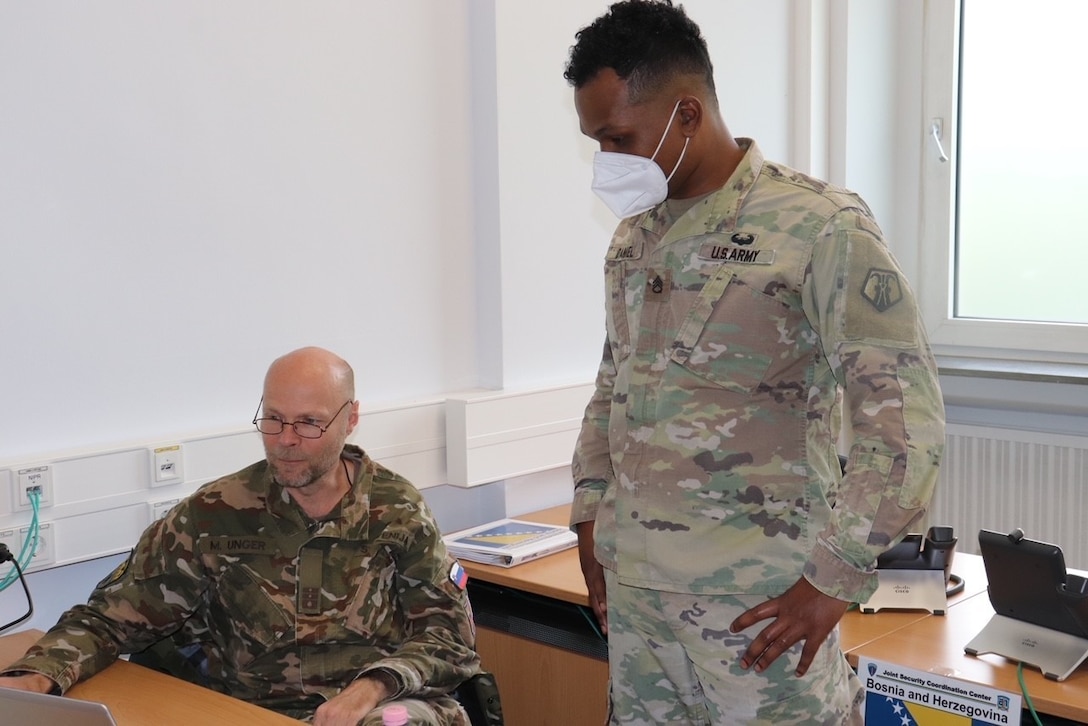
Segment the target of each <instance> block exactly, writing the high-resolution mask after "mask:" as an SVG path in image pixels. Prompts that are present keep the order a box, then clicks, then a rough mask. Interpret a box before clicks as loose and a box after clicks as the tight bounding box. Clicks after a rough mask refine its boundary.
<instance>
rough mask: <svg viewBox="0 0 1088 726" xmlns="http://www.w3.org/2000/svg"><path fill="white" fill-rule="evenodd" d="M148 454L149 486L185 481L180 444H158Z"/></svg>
mask: <svg viewBox="0 0 1088 726" xmlns="http://www.w3.org/2000/svg"><path fill="white" fill-rule="evenodd" d="M150 454H151V486H153V487H164V486H169V485H171V484H181V483H182V482H184V481H185V471H184V467H183V466H182V464H183V462H184V457H183V456H182V448H181V444H171V445H169V446H158V447H155V448H154V449H151V450H150Z"/></svg>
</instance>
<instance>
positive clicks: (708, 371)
mask: <svg viewBox="0 0 1088 726" xmlns="http://www.w3.org/2000/svg"><path fill="white" fill-rule="evenodd" d="M740 141H741V143H742V145H744V146H745V147H747V150H746V154H745V156H744V159H743V160H742V162H741V164H740V165H739V166H738V168H737V169H736V171H735V172H734V173H733V175H732V177H731V178H730V179H729V181H728V182H727V183H726V185H725V186H724V187H722V188H721V189H719V190H718V191H716V192H713V193H711V194H710V195H708V196H707V197H705V198H702V199H700V200H698V201H696V202H695V203H694V206H691V207H690V208H689V209H688V210H687V211H686V212H684V213H682V214H681V215H680V216H679V218H678V219H675V220H674V219H672V218H671V216H670V212H669V208H670V204H672V202H665V203H663V204H660V205H658V206H657V207H655V208H654V209H651V210H650V211H648V212H646V213H644V214H642V215H637V216H635V217H632V218H629V219H626V220H623V221H622V222H621V223H620V225H619V227H618V228H617V230H616V233H615V236H614V237H613V239H612V243H611V246H610V248H609V250H608V253H607V257H606V262H605V278H606V283H605V284H606V296H607V314H606V324H607V340H606V343H605V347H604V355H603V358H602V361H601V365H600V369H599V371H598V375H597V388H596V392H595V394H594V396H593V397H592V399H591V401H590V403H589V405H588V406H587V408H586V414H585V418H584V421H583V425H582V430H581V434H580V436H579V440H578V444H577V448H576V451H575V456H574V463H573V474H574V481H575V497H574V506H573V508H572V516H571V522H572V523H578V522H583V521H589V520H593V519H595V520H596V524H595V530H594V531H595V543H596V557H597V558H598V560H599V561H600V562H601V563H602V564H603V565H605V566H606V567H608V568H610V569H613V570H615V571H616V573H617V575H618V578H619V580H620V582H624V583H627V584H630V585H634V586H638V587H648V588H654V589H661V590H668V591H675V592H702V593H719V594H723V593H734V594H735V593H763V594H780V593H781V592H783V591H784V590H785V589H786V588H787V587H789V586H790V585H791V584H793V583H794V582H796V580H797V579H798V578H799V577H800V576H801V575H802V574H804V576H806V577H807V578H808V579H809V580H810V581H811V582H812V583H813V584H814V585H815V586H816V587H817V588H819V589H820V590H821V591H823V592H825V593H827V594H829V595H833V596H835V597H839V598H841V599H846V600H858V601H864V600H865V599H867V598H868V596H869V595H871V594H872V591H873V590H874V589H875V588H876V577H875V574H874V570H873V566H874V563H875V560H876V557H877V555H878V554H879V553H880V552H881V551H883V550H885V549H886V548H888V547H889V546H890V545H891V544H893V543H895V542H897V541H898V540H899V539H901V538H902V536H903V535H905V534H906V533H907V532H908V528H910V527H911V526H912V525H914V524H917V523H918V522H919V520H920V518H921V517H922V516H923V515H924V513H925V509H926V507H927V506H928V502H929V499H930V497H931V495H932V491H933V487H934V484H935V482H936V479H937V467H938V464H939V460H940V457H941V454H942V452H943V448H944V409H943V404H942V400H941V394H940V390H939V386H938V381H937V371H936V365H935V363H934V360H933V357H932V355H931V352H930V350H929V344H928V341H927V339H926V335H925V332H924V329H923V326H922V322H921V320H920V316H919V312H918V309H917V306H916V304H915V300H914V297H913V293H912V292H911V290H910V288H909V287H908V284H907V281H906V279H905V278H904V276H903V274H902V272H901V271H900V270H899V267H898V266H897V264H896V262H895V261H894V260H893V259H892V256H891V254H890V252H889V251H888V249H887V247H886V245H885V243H884V241H883V237H882V234H881V231H880V229H879V228H878V227H877V225H876V223H875V222H874V220H873V218H872V215H871V213H870V212H869V209H868V208H867V206H866V205H865V203H864V202H863V201H862V200H861V199H860V198H859V197H857V196H856V195H854V194H852V193H850V192H847V191H845V190H842V189H838V188H835V187H833V186H831V185H829V184H826V183H824V182H820V181H817V180H814V179H811V178H809V177H806V176H804V175H802V174H800V173H798V172H796V171H793V170H791V169H788V168H785V167H783V166H779V165H775V164H772V163H769V162H765V161H764V159H763V156H762V154H761V153H760V151H759V149H758V147H757V146H756V145H755V143H754V142H751V141H750V140H747V139H741V140H740ZM844 416H845V417H846V427H845V430H846V431H847V432H848V434H849V436H850V437H851V439H852V440H851V443H850V456H849V464H848V468H847V474H846V476H845V477H842V476H841V474H840V469H839V464H838V459H837V440H838V436H839V432H840V430H842V429H841V427H842V421H843V417H844ZM840 479H841V481H840Z"/></svg>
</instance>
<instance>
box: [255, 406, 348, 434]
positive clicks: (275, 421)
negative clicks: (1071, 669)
mask: <svg viewBox="0 0 1088 726" xmlns="http://www.w3.org/2000/svg"><path fill="white" fill-rule="evenodd" d="M349 403H351V400H350V399H348V400H347V401H344V405H343V406H341V407H340V408H339V409H337V411H336V413H334V414H333V415H332V418H330V419H329V422H328V423H327V424H325V425H324V426H322V425H321V424H316V423H313V422H311V421H284V420H283V419H281V418H276V417H275V416H272V417H268V418H257V414H259V413H260V412H261V406H263V405H264V398H263V397H262V398H261V402H260V404H258V405H257V414H254V416H253V425H254V426H256V427H257V430H258V431H260V432H261V433H262V434H268V435H269V436H275V435H276V434H282V433H283V429H284V428H286V427H287V426H290V427H291V428H293V429H294V430H295V433H296V434H298V435H299V437H301V438H303V439H320V438H321V434H323V433H325V432H326V431H328V430H329V427H330V426H332V422H333V421H335V420H336V417H337V416H339V415H340V412H341V411H343V410H344V408H345V407H346V406H347V405H348V404H349Z"/></svg>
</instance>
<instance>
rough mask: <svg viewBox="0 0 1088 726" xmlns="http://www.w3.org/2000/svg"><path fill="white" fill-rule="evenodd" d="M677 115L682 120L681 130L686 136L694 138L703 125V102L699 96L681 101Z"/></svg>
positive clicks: (688, 97)
mask: <svg viewBox="0 0 1088 726" xmlns="http://www.w3.org/2000/svg"><path fill="white" fill-rule="evenodd" d="M676 115H677V116H679V118H680V130H681V131H683V132H684V136H694V135H695V132H696V131H698V130H699V127H700V126H702V124H703V102H702V101H700V100H699V98H698V97H697V96H685V97H684V98H682V99H680V105H679V106H678V107H677V110H676Z"/></svg>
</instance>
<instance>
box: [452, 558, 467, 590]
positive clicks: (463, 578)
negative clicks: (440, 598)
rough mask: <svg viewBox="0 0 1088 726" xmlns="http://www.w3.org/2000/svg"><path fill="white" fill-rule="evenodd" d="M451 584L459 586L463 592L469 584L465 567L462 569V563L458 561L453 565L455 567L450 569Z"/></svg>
mask: <svg viewBox="0 0 1088 726" xmlns="http://www.w3.org/2000/svg"><path fill="white" fill-rule="evenodd" d="M450 582H452V583H453V584H454V585H457V587H458V588H460V589H462V590H464V589H465V585H467V584H468V573H467V572H465V568H464V567H461V563H460V562H457V561H456V560H455V561H454V563H453V567H451V568H450Z"/></svg>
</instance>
